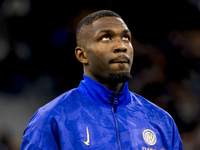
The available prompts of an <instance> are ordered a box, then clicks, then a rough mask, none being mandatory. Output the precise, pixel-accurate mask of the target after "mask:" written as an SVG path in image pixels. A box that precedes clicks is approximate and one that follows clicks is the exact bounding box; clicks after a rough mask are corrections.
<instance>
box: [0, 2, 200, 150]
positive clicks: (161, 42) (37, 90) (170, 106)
mask: <svg viewBox="0 0 200 150" xmlns="http://www.w3.org/2000/svg"><path fill="white" fill-rule="evenodd" d="M99 9H111V10H113V11H116V12H117V13H118V14H120V15H121V16H122V18H124V20H125V22H126V23H127V25H128V27H129V29H130V31H131V32H132V36H133V39H132V43H133V47H134V62H133V67H132V70H131V74H132V76H133V78H132V79H131V80H130V81H129V89H130V90H131V91H133V92H135V93H137V94H140V95H141V96H143V97H145V98H147V99H148V100H150V101H152V102H153V103H155V104H157V105H158V106H160V107H161V108H163V109H164V110H166V111H167V112H168V113H170V114H171V115H172V117H173V118H174V120H175V122H176V124H177V126H178V129H179V132H180V135H181V138H182V140H183V146H184V150H197V149H200V142H199V141H200V19H199V18H200V0H182V1H181V0H163V1H159V0H155V1H148V0H141V1H124V2H122V1H118V0H115V1H114V0H103V1H94V2H93V1H92V0H88V1H79V0H76V1H64V0H61V1H59V2H58V1H56V2H55V1H37V0H34V1H33V0H2V1H0V70H1V71H0V150H18V149H19V148H20V144H21V138H22V136H23V130H24V129H25V127H26V126H27V123H28V121H29V120H30V118H31V117H32V115H33V114H34V112H35V111H36V110H37V109H38V108H39V107H41V106H42V105H44V104H46V103H47V102H49V101H51V100H52V99H53V98H55V97H57V96H58V95H59V94H61V93H63V92H65V91H67V90H69V89H72V88H75V87H77V86H78V84H79V82H80V80H82V74H83V69H82V65H81V64H80V63H79V62H78V61H77V60H76V58H75V55H74V48H75V46H76V41H75V30H76V25H77V23H78V22H79V21H80V20H81V19H82V18H83V17H84V16H86V15H87V14H89V13H91V12H94V11H96V10H99Z"/></svg>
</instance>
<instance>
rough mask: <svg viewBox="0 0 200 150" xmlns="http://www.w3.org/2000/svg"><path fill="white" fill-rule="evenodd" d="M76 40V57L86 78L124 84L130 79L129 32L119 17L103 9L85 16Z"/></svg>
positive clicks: (130, 46) (131, 57)
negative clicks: (82, 67)
mask: <svg viewBox="0 0 200 150" xmlns="http://www.w3.org/2000/svg"><path fill="white" fill-rule="evenodd" d="M76 40H77V47H76V49H75V54H76V57H77V59H78V60H79V61H80V62H81V63H83V66H84V74H85V75H87V76H89V77H91V78H92V79H94V80H96V81H98V82H100V83H109V82H110V83H113V82H116V83H123V82H125V81H127V80H128V79H129V78H130V77H131V75H130V69H131V66H132V61H133V47H132V44H131V33H130V31H129V29H128V27H127V26H126V24H125V23H124V21H123V20H122V18H121V17H120V16H119V15H118V14H116V13H114V12H112V11H109V10H102V11H97V12H95V13H92V14H90V15H88V16H86V17H85V18H84V19H83V20H81V22H80V23H79V25H78V27H77V32H76Z"/></svg>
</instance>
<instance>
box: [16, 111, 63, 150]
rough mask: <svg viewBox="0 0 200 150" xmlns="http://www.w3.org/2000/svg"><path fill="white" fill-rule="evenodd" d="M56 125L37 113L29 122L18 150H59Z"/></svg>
mask: <svg viewBox="0 0 200 150" xmlns="http://www.w3.org/2000/svg"><path fill="white" fill-rule="evenodd" d="M57 131H58V130H57V123H56V121H55V120H54V119H53V118H45V117H42V116H39V115H38V114H37V113H36V114H35V115H34V116H33V117H32V119H31V120H30V122H29V124H28V126H27V128H26V130H25V131H24V136H23V139H22V144H21V149H20V150H32V149H34V150H47V149H48V150H59V141H58V133H57Z"/></svg>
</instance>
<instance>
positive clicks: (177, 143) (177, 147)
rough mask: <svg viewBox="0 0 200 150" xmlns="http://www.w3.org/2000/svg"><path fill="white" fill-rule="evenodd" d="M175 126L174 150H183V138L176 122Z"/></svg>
mask: <svg viewBox="0 0 200 150" xmlns="http://www.w3.org/2000/svg"><path fill="white" fill-rule="evenodd" d="M173 124H174V126H173V133H174V134H173V139H172V140H173V141H172V144H173V145H172V149H173V150H183V146H182V140H181V137H180V135H179V132H178V128H177V126H176V124H175V122H173Z"/></svg>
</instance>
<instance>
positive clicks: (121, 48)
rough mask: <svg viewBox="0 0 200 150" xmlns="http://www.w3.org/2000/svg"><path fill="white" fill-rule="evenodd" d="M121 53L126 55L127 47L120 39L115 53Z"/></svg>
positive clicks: (117, 41)
mask: <svg viewBox="0 0 200 150" xmlns="http://www.w3.org/2000/svg"><path fill="white" fill-rule="evenodd" d="M120 52H123V53H126V52H127V47H126V46H125V45H124V43H123V41H122V40H120V39H118V40H116V44H115V48H114V53H120Z"/></svg>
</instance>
